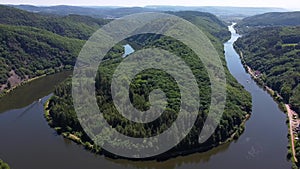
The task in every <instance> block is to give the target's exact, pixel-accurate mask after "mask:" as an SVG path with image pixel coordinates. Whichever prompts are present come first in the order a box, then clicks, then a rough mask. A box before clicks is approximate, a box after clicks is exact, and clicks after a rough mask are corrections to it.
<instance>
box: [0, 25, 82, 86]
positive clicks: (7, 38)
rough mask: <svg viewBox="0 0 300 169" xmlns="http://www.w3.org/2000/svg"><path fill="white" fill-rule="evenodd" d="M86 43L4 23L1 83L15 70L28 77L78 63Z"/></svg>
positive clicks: (0, 40)
mask: <svg viewBox="0 0 300 169" xmlns="http://www.w3.org/2000/svg"><path fill="white" fill-rule="evenodd" d="M83 43H84V41H82V40H78V39H71V38H67V37H62V36H60V35H57V34H54V33H51V32H49V31H45V30H41V29H37V28H33V27H23V26H22V27H21V26H10V25H1V24H0V63H1V64H0V77H1V78H0V79H1V81H0V85H1V84H5V83H6V80H7V78H8V76H9V74H8V72H9V71H11V70H14V71H15V72H16V74H17V75H18V76H20V77H21V79H25V78H26V76H27V78H32V77H35V76H39V75H43V74H46V73H54V72H55V71H57V70H58V69H62V68H67V67H68V65H74V63H75V59H76V57H77V55H78V53H79V51H80V49H81V47H82V45H83Z"/></svg>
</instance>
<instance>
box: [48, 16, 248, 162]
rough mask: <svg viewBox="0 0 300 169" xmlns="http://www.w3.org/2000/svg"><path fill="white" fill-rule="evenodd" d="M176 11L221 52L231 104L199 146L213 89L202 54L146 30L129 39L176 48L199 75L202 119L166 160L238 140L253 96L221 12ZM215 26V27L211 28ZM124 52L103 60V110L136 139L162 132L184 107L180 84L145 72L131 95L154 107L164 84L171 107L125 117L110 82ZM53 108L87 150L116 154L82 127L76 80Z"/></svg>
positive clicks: (52, 114) (57, 121) (55, 119)
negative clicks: (228, 57)
mask: <svg viewBox="0 0 300 169" xmlns="http://www.w3.org/2000/svg"><path fill="white" fill-rule="evenodd" d="M174 14H175V15H178V16H180V17H183V18H185V19H188V20H189V21H191V22H192V23H194V24H195V25H197V26H198V27H199V28H200V29H202V30H203V31H204V32H205V33H206V34H207V36H208V37H209V38H210V39H211V41H212V42H213V44H214V46H215V48H216V49H217V50H218V52H219V54H220V56H221V59H222V61H223V64H224V67H225V71H226V78H227V98H226V99H227V102H226V108H225V112H224V114H223V117H222V120H221V123H220V125H219V126H218V128H217V129H216V131H215V134H214V135H213V136H211V137H210V139H209V140H208V141H206V142H205V143H203V144H199V142H198V137H199V134H200V131H201V129H202V125H203V122H204V121H205V119H206V117H207V114H208V108H209V105H210V92H211V91H210V87H209V83H210V82H209V78H208V75H207V72H206V71H205V68H204V66H203V65H202V63H201V61H200V60H199V58H198V57H197V56H196V55H195V53H194V52H193V51H191V50H190V49H189V48H188V47H187V46H185V45H184V44H182V43H181V42H179V41H176V40H174V39H171V38H169V37H164V36H157V35H152V34H144V35H138V36H133V37H130V38H128V39H126V41H127V42H129V43H132V44H135V45H136V46H138V47H139V48H149V47H157V48H162V49H165V50H168V51H171V52H172V53H174V54H176V55H177V56H180V57H181V58H182V59H183V60H184V61H185V62H186V63H187V64H188V65H189V67H190V68H191V70H192V72H193V74H194V75H195V77H196V79H197V83H198V87H199V90H200V93H201V101H200V105H201V108H200V110H199V113H198V118H197V120H196V123H195V125H194V127H193V128H192V130H191V132H190V133H189V134H188V136H187V137H186V138H185V139H183V140H182V141H181V143H180V144H178V145H177V146H176V147H175V148H173V149H172V150H170V151H169V152H167V153H165V154H163V155H162V156H165V157H166V158H169V157H168V156H170V155H169V154H177V155H178V154H180V153H179V152H182V151H183V152H184V151H187V152H188V151H191V150H193V151H204V150H207V149H210V148H212V147H214V146H217V145H219V144H220V143H221V142H224V141H226V140H227V139H228V138H230V137H231V136H232V135H233V134H234V133H235V138H238V136H239V134H241V133H242V131H243V127H241V126H240V125H241V124H242V122H243V121H245V120H246V117H247V115H248V114H249V113H250V111H251V96H250V94H249V93H248V92H246V91H245V90H244V89H243V87H242V86H241V85H240V84H238V82H237V81H236V80H235V79H234V78H233V77H232V76H231V75H230V73H229V71H228V70H227V69H226V63H225V58H224V54H223V46H222V42H224V41H225V39H228V38H229V37H230V33H229V32H228V31H227V29H226V25H225V24H224V23H223V22H221V21H219V20H218V19H217V18H216V17H215V16H213V15H211V14H207V13H200V12H178V13H174ZM212 27H213V28H214V29H211V28H212ZM123 53H124V49H123V47H122V46H121V44H119V45H117V46H115V47H114V48H112V49H111V50H110V52H109V53H108V54H107V56H106V58H107V59H108V60H106V61H105V62H102V63H101V65H100V66H99V72H98V74H97V77H96V84H95V85H96V93H97V100H98V105H99V108H100V109H101V110H102V111H103V114H104V117H105V119H106V120H107V121H108V123H109V124H111V126H113V127H114V128H115V129H116V130H117V131H119V132H121V133H123V134H126V135H129V136H133V137H149V136H153V135H156V134H159V133H161V132H162V131H164V130H165V129H167V128H168V127H169V126H170V125H171V124H172V122H173V121H174V120H175V119H176V117H177V113H178V110H179V106H180V93H179V90H178V86H177V84H176V82H174V79H173V78H172V77H171V76H169V75H168V74H166V73H165V72H162V71H159V70H156V69H150V70H146V71H144V72H141V73H140V74H138V75H137V76H136V77H135V78H134V79H133V81H132V83H131V84H130V93H129V96H130V100H131V102H132V103H133V105H134V106H135V107H136V108H138V109H139V110H147V109H148V108H149V93H150V92H151V91H152V90H154V89H157V88H161V89H162V90H163V91H164V92H165V93H166V96H167V101H168V103H167V108H166V110H165V111H164V112H163V114H162V116H161V117H159V118H158V119H156V120H154V121H153V122H150V123H146V124H141V123H135V122H132V121H130V120H128V119H125V118H124V117H123V116H120V114H119V113H118V111H117V110H116V108H115V107H114V105H113V102H112V98H111V93H110V91H111V90H110V83H111V78H112V74H113V72H114V70H115V69H116V67H117V66H118V65H119V64H120V63H121V62H122V60H123V58H122V57H121V56H122V54H123ZM48 108H49V116H48V118H49V119H48V120H49V122H50V124H51V125H52V127H55V128H56V129H57V131H58V132H60V133H63V134H64V135H66V136H69V137H70V138H72V139H73V140H75V141H77V142H79V143H82V144H84V145H85V146H86V148H87V149H91V150H92V151H93V152H95V153H105V154H106V155H110V154H109V153H107V152H105V151H103V150H101V147H97V146H95V145H93V142H92V141H91V140H90V139H89V138H88V137H87V135H86V134H85V133H84V131H83V130H82V128H81V126H80V124H79V121H78V120H77V118H76V113H75V111H74V108H73V106H72V98H71V79H68V80H67V81H66V82H64V83H63V84H61V85H59V86H58V87H57V88H56V90H55V91H54V96H53V97H52V98H51V99H50V101H49V106H48ZM98 127H99V129H101V124H99V126H98ZM107 137H112V138H113V136H112V135H109V134H108V135H107ZM78 138H79V139H78ZM116 144H126V143H116Z"/></svg>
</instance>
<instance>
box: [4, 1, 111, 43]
mask: <svg viewBox="0 0 300 169" xmlns="http://www.w3.org/2000/svg"><path fill="white" fill-rule="evenodd" d="M108 22H109V20H106V19H100V18H99V19H95V18H92V17H88V16H80V15H74V14H72V15H68V16H54V15H49V14H48V15H40V14H37V13H32V12H27V11H24V10H20V9H16V8H13V7H8V6H3V5H0V24H8V25H15V26H31V27H36V28H40V29H45V30H48V31H50V32H53V33H56V34H59V35H62V36H67V37H71V38H78V39H88V38H89V37H90V35H91V34H92V33H93V32H95V31H96V30H97V29H99V28H100V27H101V26H102V25H104V24H106V23H108Z"/></svg>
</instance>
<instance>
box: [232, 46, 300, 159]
mask: <svg viewBox="0 0 300 169" xmlns="http://www.w3.org/2000/svg"><path fill="white" fill-rule="evenodd" d="M236 50H237V49H236ZM239 56H240V59H241V61H242V64H243V66H244V68H245V70H246V71H247V72H248V73H249V74H250V75H251V77H252V79H253V80H254V81H255V82H256V83H257V84H258V85H259V86H260V87H262V88H263V89H264V90H266V91H267V92H268V93H269V94H270V96H271V97H272V98H273V100H274V101H275V102H276V103H277V104H278V106H279V108H280V109H281V110H282V111H283V112H284V113H285V114H286V115H287V121H288V129H289V135H290V136H289V137H288V138H289V142H290V151H291V152H292V155H291V156H292V157H291V158H292V162H293V163H294V164H295V165H298V159H297V158H296V150H295V137H294V130H295V127H296V126H294V125H293V113H291V112H294V111H293V110H292V109H291V108H290V106H289V105H288V104H285V103H284V102H283V99H282V96H281V95H279V94H278V93H277V92H275V91H274V90H273V89H272V88H270V87H269V86H267V85H265V84H264V82H263V81H262V79H261V78H260V76H259V75H257V74H256V73H255V71H254V70H253V69H252V68H251V67H250V66H248V65H247V64H246V62H245V60H244V58H243V53H242V52H241V51H239ZM298 120H300V119H298Z"/></svg>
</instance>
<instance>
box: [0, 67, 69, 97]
mask: <svg viewBox="0 0 300 169" xmlns="http://www.w3.org/2000/svg"><path fill="white" fill-rule="evenodd" d="M65 71H70V69H63V70H58V71H56V72H54V73H48V74H43V75H40V76H36V77H33V78H29V79H26V80H23V81H21V83H19V84H17V85H15V86H13V87H11V88H10V89H4V90H2V91H0V98H2V97H4V96H6V95H7V94H9V93H11V92H12V91H14V90H15V89H17V88H19V87H21V86H24V85H25V84H28V83H30V82H32V81H35V80H38V79H41V78H43V77H46V76H49V75H54V74H57V73H61V72H65Z"/></svg>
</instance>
